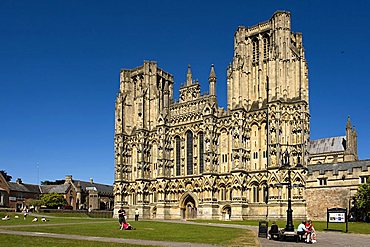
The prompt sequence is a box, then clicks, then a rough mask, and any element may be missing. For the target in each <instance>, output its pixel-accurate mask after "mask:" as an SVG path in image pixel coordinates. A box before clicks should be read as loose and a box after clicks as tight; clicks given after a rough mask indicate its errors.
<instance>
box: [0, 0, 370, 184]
mask: <svg viewBox="0 0 370 247" xmlns="http://www.w3.org/2000/svg"><path fill="white" fill-rule="evenodd" d="M276 10H288V11H290V12H291V13H292V29H293V31H295V32H302V33H303V42H304V46H305V50H306V58H307V61H308V65H309V87H310V106H311V139H317V138H322V137H330V136H338V135H344V134H345V124H346V119H347V116H348V115H350V116H351V120H352V123H353V124H354V125H355V127H356V129H357V132H358V146H359V147H358V150H359V156H360V158H361V159H368V158H370V139H369V136H370V130H369V128H368V127H369V122H370V121H369V118H370V114H369V109H370V100H369V91H370V81H369V70H370V69H369V68H370V66H369V62H368V59H369V55H370V46H369V40H370V32H369V23H370V15H369V11H370V4H369V1H366V0H364V1H352V2H349V1H338V0H337V1H334V0H333V1H321V0H320V1H319V0H310V1H296V0H291V1H283V0H281V1H276V0H270V1H242V0H239V1H237V0H230V1H199V0H195V1H173V0H168V1H149V0H148V1H145V0H143V1H119V0H117V1H109V0H107V1H91V0H89V1H87V0H86V1H77V0H71V1H70V0H59V1H57V0H55V1H54V0H53V1H49V0H45V1H38V0H33V1H27V0H24V1H21V0H17V1H15V0H14V1H10V0H1V1H0V28H1V29H0V116H1V118H0V121H1V122H0V170H1V169H4V170H6V171H7V172H8V173H9V174H10V175H12V176H13V181H14V180H15V178H17V177H20V178H22V179H23V181H24V182H26V183H37V181H38V177H39V180H41V181H42V180H55V179H63V178H64V176H65V175H69V174H70V175H73V177H74V178H76V179H81V180H88V179H89V178H93V179H94V180H95V181H96V182H101V183H107V184H112V183H113V173H114V171H113V170H114V161H113V134H114V104H115V102H114V101H115V95H116V93H117V90H118V87H119V71H120V69H121V68H133V67H136V66H140V65H141V64H142V63H143V60H155V61H157V62H158V65H159V66H160V67H161V68H163V69H164V70H166V71H168V72H170V73H172V74H173V75H174V77H175V95H176V97H177V95H178V94H177V91H178V88H179V85H180V83H183V82H184V81H185V77H186V70H187V64H191V66H192V71H193V77H194V78H198V79H199V80H200V81H201V82H202V84H201V86H202V91H208V83H207V78H208V75H209V69H210V65H211V64H212V63H213V64H215V69H216V74H217V79H218V80H217V94H218V100H219V104H220V105H221V106H225V105H226V81H225V75H226V67H227V64H228V63H229V62H231V60H232V56H233V34H234V32H235V30H236V28H237V27H238V26H239V25H244V26H251V25H254V24H256V23H258V22H262V21H265V20H268V19H269V18H270V17H271V16H272V14H273V13H274V12H275V11H276ZM37 167H39V169H37ZM38 170H39V172H38ZM38 174H39V176H38Z"/></svg>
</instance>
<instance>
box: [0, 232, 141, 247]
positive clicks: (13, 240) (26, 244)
mask: <svg viewBox="0 0 370 247" xmlns="http://www.w3.org/2000/svg"><path fill="white" fill-rule="evenodd" d="M0 243H1V246H7V247H65V246H73V247H144V246H145V247H147V245H131V244H124V243H104V242H94V241H84V240H70V239H58V238H45V237H29V236H16V235H7V234H1V235H0Z"/></svg>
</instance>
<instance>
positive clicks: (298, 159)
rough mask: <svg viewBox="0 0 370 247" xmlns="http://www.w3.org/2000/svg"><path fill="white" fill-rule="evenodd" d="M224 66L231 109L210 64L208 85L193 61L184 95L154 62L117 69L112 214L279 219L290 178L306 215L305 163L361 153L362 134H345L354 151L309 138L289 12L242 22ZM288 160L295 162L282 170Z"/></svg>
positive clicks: (298, 41) (297, 210)
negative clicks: (221, 100)
mask: <svg viewBox="0 0 370 247" xmlns="http://www.w3.org/2000/svg"><path fill="white" fill-rule="evenodd" d="M226 72H227V81H226V83H227V109H226V110H225V109H223V108H220V107H218V102H217V95H216V83H220V82H218V81H217V76H216V72H215V67H214V65H212V66H211V68H210V73H209V78H208V83H209V93H203V94H202V93H201V90H200V83H199V82H198V81H196V80H193V75H192V71H191V67H190V66H189V67H188V69H187V76H186V79H185V78H184V81H185V82H184V84H183V85H182V86H181V87H180V91H179V99H174V96H173V95H174V94H173V85H174V78H173V76H172V75H171V74H170V73H169V72H167V71H165V70H163V69H161V68H159V67H158V65H157V63H156V62H153V61H145V62H144V64H143V65H142V66H140V67H137V68H134V69H122V70H121V72H120V87H119V92H118V94H117V98H116V106H115V135H114V148H115V150H114V151H115V176H114V197H115V199H114V200H115V215H116V214H117V211H118V209H119V208H121V207H123V208H124V209H125V210H126V212H127V213H128V215H129V216H130V215H133V214H134V210H135V209H138V210H139V211H140V215H141V216H140V217H143V218H146V219H195V218H196V219H220V220H227V219H231V220H243V219H261V218H269V219H282V218H285V217H286V209H287V206H288V196H289V195H288V188H287V182H288V181H291V183H292V184H293V188H292V190H291V196H290V197H291V203H292V208H293V212H294V217H295V218H306V216H307V206H306V196H305V187H306V181H307V176H308V173H307V171H308V169H306V168H307V167H308V166H309V165H310V164H311V163H316V164H321V163H320V162H322V161H328V160H330V161H331V162H337V161H338V162H339V161H352V160H356V159H357V139H356V140H354V139H353V138H352V139H351V141H348V143H351V148H352V149H351V150H355V151H353V152H350V153H349V151H346V150H344V148H342V149H340V150H339V151H338V150H337V151H338V152H339V153H338V152H336V151H335V150H334V151H333V150H331V151H333V152H329V153H328V152H326V151H328V150H324V149H322V148H320V147H321V146H322V142H323V141H321V142H320V141H317V142H312V141H310V113H309V95H308V92H309V88H308V66H307V61H306V59H305V51H304V47H303V43H302V34H301V33H299V32H293V31H292V30H291V18H290V13H289V12H285V11H278V12H276V13H274V14H273V16H272V17H271V19H270V20H268V21H265V22H262V23H259V24H257V25H254V26H251V27H244V26H240V27H238V29H237V31H236V32H235V36H234V55H233V59H232V62H231V63H230V65H229V66H228V68H227V70H226ZM221 83H225V82H221ZM347 127H348V126H347ZM348 128H349V127H348ZM348 131H349V130H348ZM348 131H347V132H348ZM350 131H352V129H351V130H350ZM347 134H348V133H347ZM350 134H351V136H355V135H356V133H352V132H351V133H350ZM334 139H335V138H334ZM344 139H345V137H343V140H344ZM347 139H348V136H347ZM343 140H342V139H340V138H339V137H338V138H337V139H335V140H334V141H336V143H339V144H338V145H339V146H340V145H341V144H343ZM334 141H333V142H334ZM325 142H328V140H326V141H325V140H324V144H325ZM320 145H321V146H320ZM342 147H344V146H343V145H342ZM310 150H311V152H312V153H313V156H312V159H311V158H310V155H309V154H310V153H309V152H310ZM321 151H323V152H321ZM329 151H330V150H329ZM320 152H321V153H320ZM338 159H339V160H338ZM282 162H283V163H284V164H288V165H289V166H290V167H291V168H292V169H291V170H290V171H289V172H288V170H286V169H281V164H282ZM369 170H370V169H369ZM311 172H312V169H311ZM313 183H315V180H313ZM311 187H312V188H315V186H311Z"/></svg>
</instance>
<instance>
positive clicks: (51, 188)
mask: <svg viewBox="0 0 370 247" xmlns="http://www.w3.org/2000/svg"><path fill="white" fill-rule="evenodd" d="M69 186H70V185H69V184H58V185H42V186H41V193H58V194H65V193H67V191H68V188H69Z"/></svg>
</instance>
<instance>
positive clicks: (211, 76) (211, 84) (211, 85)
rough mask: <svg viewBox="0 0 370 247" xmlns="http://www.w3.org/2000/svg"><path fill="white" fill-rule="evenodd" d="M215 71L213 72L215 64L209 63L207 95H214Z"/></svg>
mask: <svg viewBox="0 0 370 247" xmlns="http://www.w3.org/2000/svg"><path fill="white" fill-rule="evenodd" d="M216 79H217V78H216V73H215V66H214V65H213V64H212V65H211V72H210V73H209V78H208V82H209V95H214V96H215V95H216Z"/></svg>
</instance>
